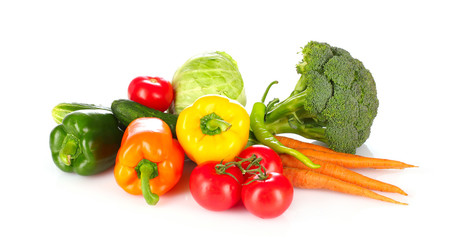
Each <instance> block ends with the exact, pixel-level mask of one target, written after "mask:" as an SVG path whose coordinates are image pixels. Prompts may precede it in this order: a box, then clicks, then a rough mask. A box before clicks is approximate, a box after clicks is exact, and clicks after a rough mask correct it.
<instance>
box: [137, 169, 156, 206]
mask: <svg viewBox="0 0 449 240" xmlns="http://www.w3.org/2000/svg"><path fill="white" fill-rule="evenodd" d="M139 170H140V181H141V184H142V194H143V197H144V198H145V201H146V202H147V203H148V204H149V205H156V203H157V202H158V201H159V196H158V195H157V194H154V193H153V192H151V188H150V179H151V178H152V176H154V170H155V169H154V167H153V166H152V165H151V164H142V165H141V166H140V168H139Z"/></svg>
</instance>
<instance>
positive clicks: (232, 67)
mask: <svg viewBox="0 0 449 240" xmlns="http://www.w3.org/2000/svg"><path fill="white" fill-rule="evenodd" d="M172 84H173V89H174V91H175V100H174V104H173V105H172V106H171V107H170V111H171V112H172V113H176V114H179V113H180V112H181V111H182V110H183V109H184V108H186V107H187V106H190V105H191V104H193V102H195V101H196V99H198V98H199V97H201V96H204V95H208V94H219V95H224V96H226V97H228V98H230V99H233V100H236V101H238V102H239V103H241V104H242V105H243V106H245V104H246V95H245V88H244V84H243V79H242V76H241V75H240V72H239V69H238V66H237V62H236V61H235V60H234V59H232V57H231V56H230V55H229V54H227V53H225V52H218V51H217V52H208V53H205V54H202V55H199V56H195V57H193V58H191V59H189V60H188V61H187V62H186V63H184V65H182V66H181V67H180V68H179V69H178V70H177V71H176V72H175V74H174V76H173V80H172Z"/></svg>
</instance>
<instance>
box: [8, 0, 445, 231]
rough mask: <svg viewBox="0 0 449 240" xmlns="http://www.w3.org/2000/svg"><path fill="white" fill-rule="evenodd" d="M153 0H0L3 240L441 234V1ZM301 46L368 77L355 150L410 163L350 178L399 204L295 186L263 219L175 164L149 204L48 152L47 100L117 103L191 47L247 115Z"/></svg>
mask: <svg viewBox="0 0 449 240" xmlns="http://www.w3.org/2000/svg"><path fill="white" fill-rule="evenodd" d="M157 2H159V3H150V1H126V3H125V1H70V2H69V1H46V0H44V1H1V3H0V34H1V36H0V79H1V90H0V91H1V92H0V97H1V101H0V103H1V111H2V113H1V118H0V121H1V124H0V126H2V129H3V131H2V132H1V134H0V136H1V141H2V142H1V145H0V147H1V167H0V169H1V170H0V184H1V185H0V189H1V193H2V194H1V195H2V197H1V198H0V219H1V224H0V238H1V239H24V237H42V238H44V237H45V238H50V239H55V238H64V239H92V238H94V237H98V238H101V239H107V238H113V239H116V238H122V239H123V238H126V239H136V238H141V239H167V238H170V237H173V239H177V238H180V237H187V236H190V237H191V238H192V239H206V238H212V237H213V238H218V239H222V238H223V239H224V238H228V237H229V238H231V237H234V239H243V238H248V237H258V238H262V239H265V238H267V239H268V238H270V239H272V238H276V239H329V238H333V239H334V238H337V239H343V238H345V239H380V238H382V239H407V238H410V237H426V238H427V237H428V239H443V238H447V237H448V234H447V232H446V231H445V228H446V227H447V221H446V219H447V215H448V214H449V211H448V207H447V206H448V205H447V202H448V200H449V199H448V197H447V194H446V192H447V183H448V180H447V169H448V161H449V157H448V154H447V152H446V150H447V141H448V140H447V136H448V134H449V132H448V127H447V121H448V120H447V118H446V117H445V116H447V114H446V115H444V113H445V112H446V111H447V110H446V109H447V103H448V97H447V95H448V94H447V93H448V90H447V87H448V80H449V79H448V61H447V57H448V55H449V50H448V45H447V44H448V41H449V38H448V36H447V28H448V26H447V23H448V22H449V17H448V13H447V10H448V7H447V6H445V5H444V1H372V2H370V3H368V2H362V1H275V2H276V3H271V1H222V2H212V1H157ZM162 2H163V3H162ZM273 2H274V1H273ZM310 40H316V41H322V42H328V43H329V44H331V45H335V46H338V47H341V48H344V49H346V50H348V51H350V52H351V54H352V55H353V56H354V57H356V58H358V59H360V60H362V61H363V63H364V64H365V66H366V67H367V68H368V69H370V71H371V72H372V73H373V75H374V78H375V80H376V83H377V89H378V97H379V100H380V107H379V113H378V117H377V118H376V120H375V122H374V125H373V127H372V134H371V136H370V138H369V139H368V141H367V142H366V143H365V144H364V145H363V146H362V147H361V148H360V149H358V152H357V153H358V154H361V155H365V156H374V157H381V158H390V159H395V160H401V161H404V162H407V163H410V164H414V165H418V166H419V168H413V169H405V170H363V171H361V172H362V173H363V174H366V175H368V176H370V177H373V178H376V179H378V180H381V181H385V182H388V183H391V184H395V185H397V186H399V187H401V188H403V189H404V190H405V191H406V192H407V193H408V194H409V196H402V195H398V194H385V195H386V196H389V197H392V198H394V199H396V200H399V201H403V202H406V203H408V204H409V205H408V206H401V205H395V204H390V203H385V202H381V201H376V200H371V199H366V198H362V197H357V196H350V195H344V194H340V193H334V192H330V191H324V190H323V191H321V190H301V189H296V190H295V196H294V201H293V203H292V205H291V207H290V208H289V209H288V210H287V211H286V212H285V213H284V214H283V215H282V216H280V217H278V218H275V219H270V220H263V219H259V218H257V217H255V216H253V215H251V214H250V213H249V212H247V211H246V210H245V209H244V207H243V206H242V205H239V206H236V207H235V208H233V209H231V210H228V211H225V212H211V211H207V210H204V209H202V208H201V207H200V206H199V205H197V204H196V203H195V202H194V200H193V199H192V197H191V196H190V193H189V190H188V175H189V172H190V171H191V170H192V168H193V165H192V164H189V163H188V164H186V168H185V173H184V175H183V177H182V179H181V181H180V183H179V184H178V185H177V186H176V187H175V188H174V189H173V190H172V191H171V192H169V193H168V194H166V195H164V196H163V197H161V200H160V202H159V203H158V205H157V206H148V205H146V203H145V201H144V199H143V197H141V196H133V195H130V194H127V193H125V192H124V191H123V190H122V189H121V188H119V187H118V185H117V184H116V183H115V180H114V176H113V173H112V171H107V172H105V173H102V174H99V175H97V176H92V177H81V176H78V175H75V174H68V173H64V172H61V171H60V170H59V169H57V168H56V166H54V164H53V162H52V160H51V156H50V149H49V144H48V141H49V133H50V131H51V129H52V128H53V127H54V126H55V125H56V124H55V123H54V122H53V120H52V118H51V109H52V108H53V106H55V105H56V104H58V103H60V102H85V103H95V104H102V105H110V103H111V102H112V101H113V100H114V99H118V98H126V97H127V86H128V84H129V82H130V81H131V80H132V79H133V78H134V77H136V76H140V75H150V76H161V77H164V78H166V79H169V80H171V78H172V76H173V74H174V71H175V70H176V69H177V68H178V67H179V66H181V65H182V64H183V63H184V62H185V61H186V60H187V59H188V58H190V57H191V56H193V55H196V54H198V53H201V52H205V51H215V50H220V51H225V52H227V53H229V54H230V55H231V56H232V57H233V58H234V59H235V60H236V61H237V62H238V64H239V67H240V71H241V74H242V76H243V78H244V81H245V86H246V92H247V99H248V104H247V106H246V108H247V110H248V111H250V110H251V108H252V104H253V103H254V102H255V101H259V99H260V98H261V96H262V93H263V91H264V89H265V87H266V86H267V84H268V83H269V82H271V81H273V80H279V81H280V83H279V84H278V85H275V86H274V87H273V88H272V91H271V92H270V95H269V96H268V98H267V99H272V98H274V97H280V98H282V97H286V96H288V94H289V93H290V91H291V90H292V88H293V87H294V85H295V83H296V80H297V79H298V75H297V74H296V72H295V64H296V63H297V62H298V61H299V60H300V59H301V55H300V54H297V52H299V51H301V47H302V46H304V45H305V44H307V42H308V41H310Z"/></svg>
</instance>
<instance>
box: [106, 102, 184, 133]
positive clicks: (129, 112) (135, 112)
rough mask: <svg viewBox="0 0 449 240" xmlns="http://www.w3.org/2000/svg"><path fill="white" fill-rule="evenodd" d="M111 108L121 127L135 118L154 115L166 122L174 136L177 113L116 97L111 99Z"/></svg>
mask: <svg viewBox="0 0 449 240" xmlns="http://www.w3.org/2000/svg"><path fill="white" fill-rule="evenodd" d="M111 110H112V112H113V113H114V115H115V117H116V118H117V119H118V120H119V122H120V124H121V125H122V127H123V128H126V127H127V126H128V125H129V124H130V123H131V122H132V121H134V120H136V119H137V118H142V117H155V118H159V119H161V120H162V121H164V122H165V123H167V125H168V126H169V127H170V130H171V132H172V135H173V137H174V138H176V122H177V120H178V115H174V114H170V113H163V112H160V111H158V110H155V109H152V108H149V107H146V106H144V105H142V104H140V103H137V102H134V101H131V100H128V99H118V100H115V101H113V102H112V104H111Z"/></svg>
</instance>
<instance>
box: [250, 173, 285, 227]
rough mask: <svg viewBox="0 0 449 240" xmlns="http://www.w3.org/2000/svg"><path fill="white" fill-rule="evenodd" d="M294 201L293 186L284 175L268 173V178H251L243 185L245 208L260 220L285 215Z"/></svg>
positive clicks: (256, 176)
mask: <svg viewBox="0 0 449 240" xmlns="http://www.w3.org/2000/svg"><path fill="white" fill-rule="evenodd" d="M292 200H293V185H292V184H291V183H290V181H289V180H288V179H287V178H286V177H285V176H284V175H282V174H280V173H276V172H269V173H267V178H266V179H264V180H262V179H259V176H258V175H254V176H252V177H250V178H249V179H248V180H247V181H246V182H245V184H243V185H242V202H243V205H245V208H246V209H248V211H249V212H251V213H252V214H254V215H256V216H258V217H260V218H275V217H278V216H280V215H281V214H282V213H284V212H285V211H286V210H287V209H288V207H289V206H290V204H291V203H292Z"/></svg>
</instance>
